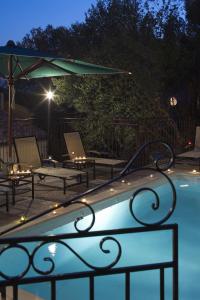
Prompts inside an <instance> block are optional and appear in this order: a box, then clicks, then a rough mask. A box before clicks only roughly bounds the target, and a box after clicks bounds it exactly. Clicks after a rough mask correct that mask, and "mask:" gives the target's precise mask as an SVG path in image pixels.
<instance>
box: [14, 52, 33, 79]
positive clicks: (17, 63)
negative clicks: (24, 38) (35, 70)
mask: <svg viewBox="0 0 200 300" xmlns="http://www.w3.org/2000/svg"><path fill="white" fill-rule="evenodd" d="M14 60H15V62H16V66H18V67H19V68H20V70H21V73H22V72H23V71H24V70H23V68H22V66H21V64H20V62H19V60H18V59H17V57H16V56H14ZM24 76H25V77H26V79H27V80H28V79H29V78H28V77H27V76H26V74H25V75H24Z"/></svg>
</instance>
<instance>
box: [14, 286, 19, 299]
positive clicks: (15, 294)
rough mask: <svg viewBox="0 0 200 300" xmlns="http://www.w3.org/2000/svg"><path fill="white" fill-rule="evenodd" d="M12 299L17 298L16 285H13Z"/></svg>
mask: <svg viewBox="0 0 200 300" xmlns="http://www.w3.org/2000/svg"><path fill="white" fill-rule="evenodd" d="M13 300H18V285H16V284H15V285H13Z"/></svg>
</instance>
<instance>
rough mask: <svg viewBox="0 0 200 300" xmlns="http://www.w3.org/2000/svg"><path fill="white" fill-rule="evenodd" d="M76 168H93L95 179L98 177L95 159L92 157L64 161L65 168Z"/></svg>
mask: <svg viewBox="0 0 200 300" xmlns="http://www.w3.org/2000/svg"><path fill="white" fill-rule="evenodd" d="M64 167H68V168H75V169H78V170H81V169H87V168H93V179H96V168H95V160H94V159H91V158H80V159H79V158H77V159H71V160H70V159H69V160H65V161H63V168H64Z"/></svg>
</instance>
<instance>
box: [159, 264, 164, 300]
mask: <svg viewBox="0 0 200 300" xmlns="http://www.w3.org/2000/svg"><path fill="white" fill-rule="evenodd" d="M160 300H165V270H164V268H161V269H160Z"/></svg>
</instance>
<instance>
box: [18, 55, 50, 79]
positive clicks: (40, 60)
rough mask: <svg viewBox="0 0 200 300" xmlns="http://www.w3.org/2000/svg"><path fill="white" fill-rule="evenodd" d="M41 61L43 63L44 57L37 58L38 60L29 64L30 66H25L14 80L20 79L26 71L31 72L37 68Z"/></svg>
mask: <svg viewBox="0 0 200 300" xmlns="http://www.w3.org/2000/svg"><path fill="white" fill-rule="evenodd" d="M43 63H44V59H39V60H38V61H37V63H35V64H33V65H31V66H29V67H27V68H25V69H24V70H23V71H22V72H21V73H19V74H18V75H17V76H16V77H15V79H16V80H17V79H20V78H21V77H23V76H26V75H27V74H28V73H31V72H33V71H35V70H37V69H38V68H39V67H40V66H41V65H42V64H43Z"/></svg>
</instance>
